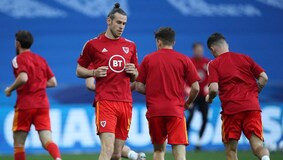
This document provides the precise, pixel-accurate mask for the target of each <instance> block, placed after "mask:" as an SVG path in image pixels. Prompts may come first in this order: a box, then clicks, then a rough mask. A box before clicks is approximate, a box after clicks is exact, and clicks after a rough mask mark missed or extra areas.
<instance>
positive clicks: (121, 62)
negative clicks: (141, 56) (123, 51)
mask: <svg viewBox="0 0 283 160" xmlns="http://www.w3.org/2000/svg"><path fill="white" fill-rule="evenodd" d="M125 64H126V60H125V58H124V57H123V56H121V55H117V54H116V55H113V56H111V57H110V59H109V62H108V66H109V68H110V69H111V70H112V71H113V72H116V73H120V72H123V71H124V69H125Z"/></svg>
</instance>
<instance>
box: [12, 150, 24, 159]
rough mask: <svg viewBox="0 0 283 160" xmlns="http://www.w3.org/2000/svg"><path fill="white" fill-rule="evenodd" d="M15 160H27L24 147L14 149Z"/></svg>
mask: <svg viewBox="0 0 283 160" xmlns="http://www.w3.org/2000/svg"><path fill="white" fill-rule="evenodd" d="M14 158H15V160H26V155H25V149H24V147H14Z"/></svg>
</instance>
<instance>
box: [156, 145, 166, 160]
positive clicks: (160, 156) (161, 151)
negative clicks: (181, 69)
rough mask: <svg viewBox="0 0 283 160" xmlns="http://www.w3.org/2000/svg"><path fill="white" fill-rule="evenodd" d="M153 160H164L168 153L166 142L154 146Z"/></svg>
mask: <svg viewBox="0 0 283 160" xmlns="http://www.w3.org/2000/svg"><path fill="white" fill-rule="evenodd" d="M153 149H154V153H153V159H154V160H164V159H165V158H164V157H165V151H166V141H164V143H163V144H153Z"/></svg>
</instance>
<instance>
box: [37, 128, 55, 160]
mask: <svg viewBox="0 0 283 160" xmlns="http://www.w3.org/2000/svg"><path fill="white" fill-rule="evenodd" d="M38 135H39V139H40V141H41V144H42V147H43V148H44V149H46V150H47V151H48V153H49V154H50V155H51V157H52V158H53V159H54V160H61V154H60V151H59V148H58V146H57V144H56V143H54V142H53V140H52V136H51V131H50V130H40V131H38Z"/></svg>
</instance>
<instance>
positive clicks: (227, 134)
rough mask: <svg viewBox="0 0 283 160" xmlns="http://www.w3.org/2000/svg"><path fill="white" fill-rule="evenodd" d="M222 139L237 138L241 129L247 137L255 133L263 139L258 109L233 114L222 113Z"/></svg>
mask: <svg viewBox="0 0 283 160" xmlns="http://www.w3.org/2000/svg"><path fill="white" fill-rule="evenodd" d="M221 119H222V141H223V142H224V143H227V142H228V141H229V140H231V139H233V140H239V139H240V137H241V133H242V131H243V132H244V135H245V136H246V137H247V139H250V138H251V136H252V134H255V135H256V136H257V137H258V138H260V139H261V140H262V141H263V131H262V121H261V112H260V111H245V112H241V113H237V114H233V115H222V117H221Z"/></svg>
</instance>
